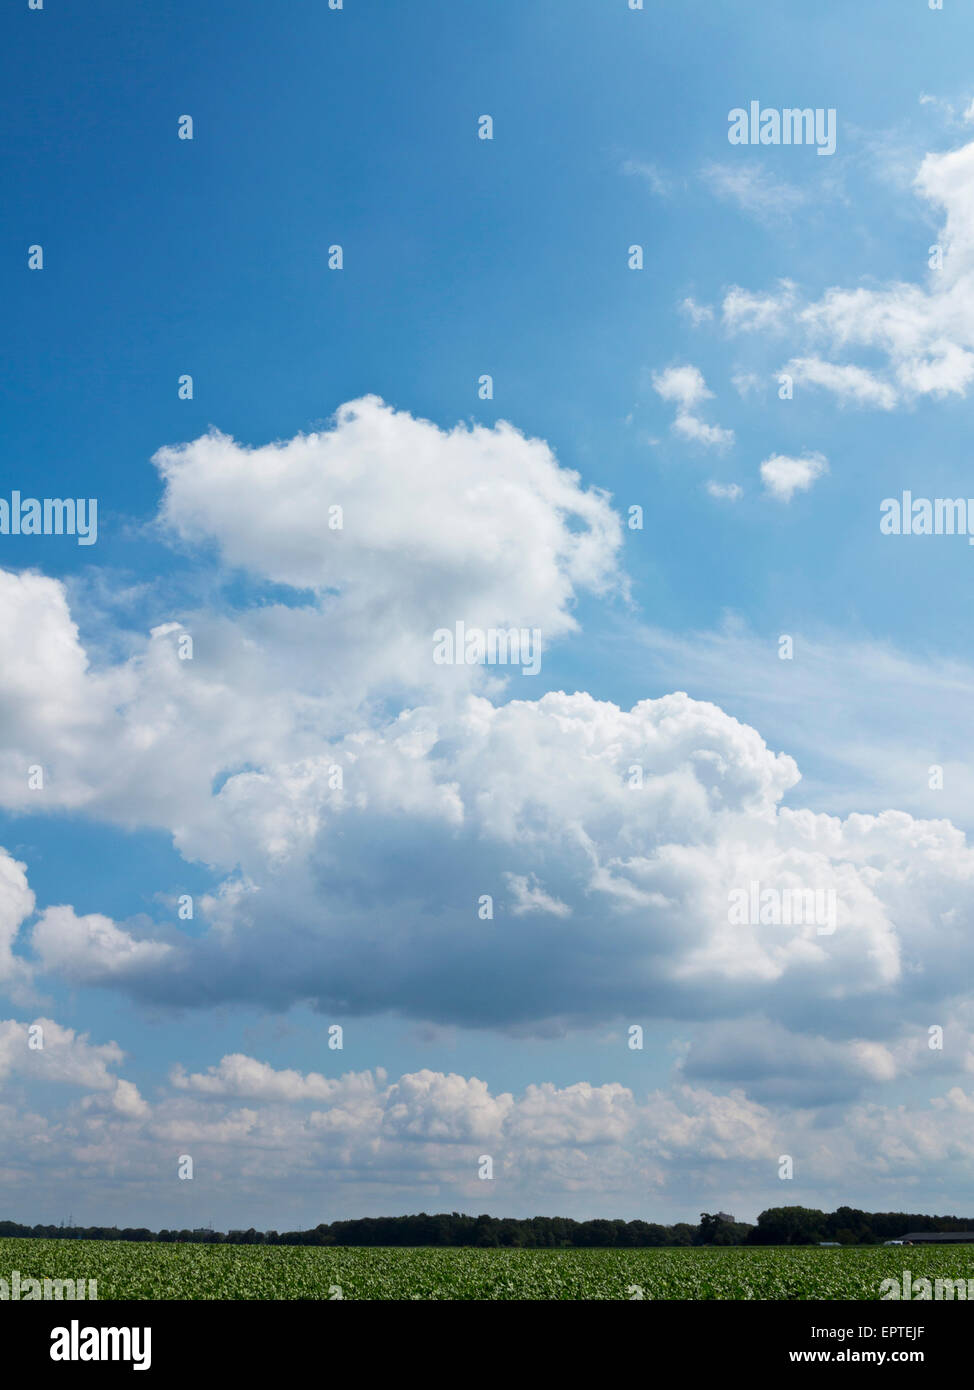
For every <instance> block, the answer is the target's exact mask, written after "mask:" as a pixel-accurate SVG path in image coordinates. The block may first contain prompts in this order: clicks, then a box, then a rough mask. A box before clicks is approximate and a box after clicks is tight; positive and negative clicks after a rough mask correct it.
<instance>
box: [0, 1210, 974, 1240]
mask: <svg viewBox="0 0 974 1390" xmlns="http://www.w3.org/2000/svg"><path fill="white" fill-rule="evenodd" d="M970 1229H974V1221H971V1220H968V1219H966V1218H964V1217H959V1216H925V1215H922V1214H916V1213H908V1212H868V1211H859V1210H857V1209H856V1208H854V1207H839V1208H838V1209H837V1210H836V1211H832V1212H825V1211H818V1210H816V1209H814V1208H812V1207H798V1206H795V1207H771V1208H769V1209H768V1210H767V1211H763V1212H761V1214H760V1216H759V1217H758V1219H757V1224H756V1225H750V1224H748V1223H747V1222H743V1221H727V1220H725V1219H724V1218H723V1217H722V1216H721V1215H719V1214H717V1215H715V1214H713V1213H710V1212H701V1215H700V1222H699V1223H698V1224H697V1225H695V1226H694V1225H692V1224H690V1223H689V1222H677V1223H676V1225H673V1226H662V1225H657V1224H656V1223H655V1222H651V1221H622V1220H614V1221H613V1220H594V1221H575V1220H573V1219H572V1218H571V1217H567V1216H532V1217H527V1218H523V1219H519V1218H515V1217H495V1216H487V1215H482V1216H465V1215H462V1214H461V1213H460V1212H457V1211H454V1212H450V1213H446V1212H440V1213H438V1214H437V1215H434V1216H428V1215H427V1214H426V1212H420V1213H419V1215H418V1216H369V1217H362V1218H360V1219H358V1220H354V1221H332V1222H331V1223H329V1224H322V1225H319V1226H315V1227H314V1228H313V1229H311V1230H307V1231H281V1232H278V1231H256V1230H254V1229H253V1227H251V1228H250V1229H249V1230H246V1231H244V1230H233V1231H226V1232H223V1231H212V1230H209V1229H196V1230H187V1229H183V1230H161V1231H150V1230H148V1229H146V1228H145V1227H141V1226H137V1227H132V1226H126V1227H122V1228H120V1227H118V1226H64V1225H61V1226H24V1225H20V1224H19V1223H18V1222H16V1221H0V1237H4V1236H14V1237H20V1238H27V1239H43V1240H141V1241H163V1242H166V1241H168V1242H177V1243H184V1244H185V1243H194V1244H203V1245H445V1246H451V1245H452V1246H477V1247H481V1248H492V1247H507V1248H510V1247H517V1248H522V1249H566V1248H572V1247H576V1248H585V1247H598V1248H600V1249H624V1250H625V1249H634V1248H639V1247H651V1246H664V1245H667V1246H694V1245H817V1244H818V1243H819V1242H820V1241H837V1242H838V1243H839V1244H840V1245H876V1244H879V1243H881V1242H882V1241H884V1240H895V1239H897V1238H898V1237H900V1236H902V1235H904V1234H905V1233H906V1232H907V1231H930V1232H946V1231H966V1230H970Z"/></svg>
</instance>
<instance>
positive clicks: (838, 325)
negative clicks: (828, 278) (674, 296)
mask: <svg viewBox="0 0 974 1390" xmlns="http://www.w3.org/2000/svg"><path fill="white" fill-rule="evenodd" d="M914 190H915V192H916V193H917V194H918V195H919V196H920V197H921V198H922V199H924V200H925V201H926V202H927V203H929V204H930V205H932V206H933V207H934V208H936V209H938V210H939V211H940V213H941V215H942V217H943V223H942V227H941V230H940V233H939V235H938V237H937V240H936V243H935V246H936V248H937V249H938V250H939V261H938V260H937V255H936V252H935V250H934V247H931V265H930V269H929V272H928V276H927V280H926V283H925V284H918V283H913V282H905V281H899V282H896V283H892V284H888V285H884V286H882V287H880V288H868V289H867V288H863V287H857V288H844V287H838V286H836V287H833V288H830V289H828V290H826V292H825V293H824V294H823V295H822V296H821V297H820V298H818V299H811V300H807V299H806V300H802V299H801V298H800V296H799V294H798V291H797V288H796V286H795V284H794V283H793V282H792V281H782V282H781V284H780V286H779V287H778V289H777V290H776V291H773V292H771V293H766V294H760V293H759V294H755V293H753V292H751V291H748V290H744V289H741V288H740V287H739V286H734V287H733V288H732V289H730V290H729V291H728V292H727V294H726V295H725V297H724V302H723V323H724V326H725V327H726V328H727V329H728V330H729V331H730V332H751V333H770V332H774V333H782V332H785V331H792V332H798V333H799V334H801V335H802V336H803V337H805V339H806V340H807V341H808V343H809V344H811V345H814V346H816V347H819V348H824V350H825V351H826V352H828V353H829V354H830V355H831V356H830V357H823V356H822V355H821V351H814V352H811V353H807V354H797V355H796V357H795V358H794V359H793V362H792V364H791V367H789V368H786V369H785V370H791V368H794V374H795V375H796V376H798V377H800V378H802V379H804V380H806V381H807V382H809V384H811V385H815V386H819V387H821V388H823V389H825V390H829V391H832V392H833V393H834V394H835V395H836V396H837V397H838V398H839V399H840V400H841V401H844V402H847V403H852V404H857V405H861V406H865V407H872V408H875V409H880V410H890V409H892V408H893V407H894V405H901V404H904V403H909V402H910V401H912V400H915V399H916V398H917V397H918V396H933V397H945V396H949V395H961V396H963V395H966V394H967V391H968V390H969V388H970V386H971V383H972V381H974V328H972V324H974V231H972V226H974V142H972V143H970V144H967V145H964V146H962V147H961V148H959V149H955V150H951V151H948V152H947V153H944V154H928V155H927V156H926V158H925V159H924V160H923V162H922V164H921V165H920V168H919V170H918V172H917V174H916V178H915V180H914ZM856 349H858V350H860V351H861V352H863V353H864V354H866V355H867V356H869V357H874V356H875V355H876V354H879V355H880V356H881V358H882V359H883V360H884V367H883V369H882V370H876V369H875V368H874V367H873V366H872V365H869V366H866V365H864V364H862V363H854V362H850V361H849V360H848V357H849V355H850V354H851V353H852V352H854V351H855V350H856ZM836 356H841V357H843V358H844V359H846V360H844V361H836V360H834V359H835V357H836Z"/></svg>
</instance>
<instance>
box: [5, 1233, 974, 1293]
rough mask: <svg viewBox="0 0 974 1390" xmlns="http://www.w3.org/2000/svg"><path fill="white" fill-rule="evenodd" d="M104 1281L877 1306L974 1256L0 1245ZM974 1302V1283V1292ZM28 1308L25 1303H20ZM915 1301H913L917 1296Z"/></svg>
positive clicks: (952, 1249)
mask: <svg viewBox="0 0 974 1390" xmlns="http://www.w3.org/2000/svg"><path fill="white" fill-rule="evenodd" d="M14 1270H17V1271H18V1272H19V1276H20V1281H21V1285H22V1286H23V1281H25V1280H26V1279H29V1278H33V1279H38V1280H41V1281H43V1280H44V1279H86V1280H87V1279H97V1281H98V1298H99V1299H158V1298H169V1299H208V1298H212V1299H301V1298H304V1299H307V1298H310V1299H329V1298H338V1297H341V1298H345V1299H449V1298H460V1299H595V1298H598V1299H606V1298H610V1299H632V1298H638V1297H640V1295H641V1296H642V1297H643V1298H646V1299H680V1298H683V1299H746V1298H747V1299H807V1298H825V1299H848V1298H862V1299H878V1298H879V1296H880V1283H881V1281H882V1280H883V1279H887V1278H894V1279H896V1280H897V1283H898V1284H900V1283H901V1281H902V1278H903V1272H904V1270H909V1271H910V1273H911V1275H912V1279H913V1281H914V1284H915V1282H916V1280H918V1279H920V1278H927V1279H930V1280H931V1281H933V1280H935V1279H938V1278H940V1279H950V1280H955V1279H964V1280H967V1279H970V1280H974V1247H972V1246H961V1247H957V1246H936V1247H933V1248H931V1247H918V1246H912V1247H891V1248H883V1247H876V1246H871V1247H850V1248H846V1249H834V1250H820V1249H817V1248H809V1247H795V1248H792V1249H781V1248H777V1249H766V1250H761V1249H740V1248H729V1249H665V1250H655V1249H653V1250H471V1249H463V1250H454V1249H391V1248H388V1247H385V1248H380V1249H374V1248H368V1249H363V1248H354V1249H353V1248H348V1247H343V1248H337V1247H336V1248H329V1247H321V1246H259V1245H251V1246H246V1245H245V1246H241V1245H232V1246H228V1245H170V1244H156V1243H145V1244H142V1243H136V1242H128V1241H97V1240H85V1241H81V1240H10V1239H0V1278H2V1279H5V1280H7V1281H8V1282H9V1281H10V1279H11V1274H12V1272H13V1271H14ZM971 1293H972V1295H974V1283H972V1285H971ZM22 1296H23V1295H22ZM914 1296H915V1295H914Z"/></svg>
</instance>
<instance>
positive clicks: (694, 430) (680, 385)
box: [653, 366, 734, 448]
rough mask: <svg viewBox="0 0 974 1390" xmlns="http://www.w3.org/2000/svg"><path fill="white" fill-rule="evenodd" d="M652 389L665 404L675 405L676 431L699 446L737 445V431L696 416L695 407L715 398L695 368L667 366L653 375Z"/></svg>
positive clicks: (674, 426) (724, 446) (720, 446)
mask: <svg viewBox="0 0 974 1390" xmlns="http://www.w3.org/2000/svg"><path fill="white" fill-rule="evenodd" d="M653 389H654V391H656V393H657V395H659V396H661V397H662V398H663V400H664V401H669V402H671V403H672V404H674V405H675V406H676V419H675V420H674V422H673V429H674V431H675V432H676V433H677V434H680V435H682V436H683V438H684V439H689V440H691V441H692V442H694V443H696V444H704V445H707V446H711V447H715V448H726V447H727V446H728V445H730V444H733V442H734V431H733V430H726V429H722V428H721V426H719V425H708V424H707V423H706V422H705V421H704V420H701V419H700V417H699V415H697V414H696V408H697V406H699V405H702V404H703V402H704V401H706V400H710V399H711V398H712V397H713V394H714V393H713V392H712V391H711V390H709V389H708V387H707V383H706V382H705V381H704V379H703V374H702V373H701V372H700V370H699V368H697V367H693V366H683V367H667V368H666V370H665V371H662V372H654V373H653Z"/></svg>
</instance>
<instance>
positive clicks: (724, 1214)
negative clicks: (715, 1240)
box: [717, 1211, 734, 1223]
mask: <svg viewBox="0 0 974 1390" xmlns="http://www.w3.org/2000/svg"><path fill="white" fill-rule="evenodd" d="M717 1220H718V1221H730V1222H731V1223H733V1221H734V1218H733V1216H730V1215H729V1214H728V1213H727V1212H726V1211H719V1212H718V1213H717Z"/></svg>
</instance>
